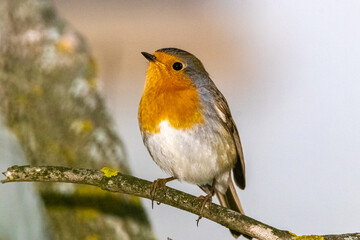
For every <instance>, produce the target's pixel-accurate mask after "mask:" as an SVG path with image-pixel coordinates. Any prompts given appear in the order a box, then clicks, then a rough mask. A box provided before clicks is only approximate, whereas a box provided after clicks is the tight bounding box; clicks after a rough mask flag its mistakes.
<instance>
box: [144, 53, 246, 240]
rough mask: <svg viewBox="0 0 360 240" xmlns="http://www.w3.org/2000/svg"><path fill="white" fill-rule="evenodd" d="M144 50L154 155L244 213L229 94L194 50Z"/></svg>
mask: <svg viewBox="0 0 360 240" xmlns="http://www.w3.org/2000/svg"><path fill="white" fill-rule="evenodd" d="M142 54H143V55H144V57H145V58H146V59H147V60H149V67H148V70H147V76H146V83H145V90H144V93H143V95H142V98H141V101H140V106H139V125H140V131H141V134H142V137H143V141H144V144H145V146H146V147H147V149H148V150H149V152H150V155H151V157H152V158H153V160H154V161H155V163H156V164H157V165H159V167H160V168H161V169H162V170H163V171H165V172H166V173H167V174H169V175H170V176H171V177H173V178H174V179H178V180H179V181H186V182H189V183H193V184H196V185H198V186H199V187H200V188H201V189H203V190H204V191H205V192H206V193H207V194H208V195H209V196H211V197H212V195H213V194H214V193H216V195H217V197H218V199H219V201H220V204H221V205H222V206H225V207H228V208H230V209H232V210H235V211H237V212H240V213H244V211H243V209H242V207H241V204H240V200H239V198H238V196H237V194H236V190H235V187H234V185H233V181H232V177H231V171H233V176H234V180H235V183H236V184H237V185H238V186H239V187H240V188H241V189H244V188H245V164H244V157H243V152H242V147H241V143H240V138H239V134H238V131H237V128H236V126H235V123H234V120H233V119H232V116H231V113H230V109H229V106H228V104H227V102H226V100H225V98H224V96H223V95H222V94H221V92H220V91H219V90H218V89H217V87H216V86H215V84H214V83H213V81H212V80H211V79H210V77H209V74H208V73H207V72H206V70H205V68H204V66H203V64H202V63H201V62H200V60H199V59H198V58H196V57H195V56H194V55H192V54H191V53H189V52H186V51H184V50H180V49H177V48H163V49H159V50H157V51H156V52H155V53H154V54H149V53H146V52H142ZM173 178H169V180H172V179H173ZM231 232H232V233H233V235H234V236H235V237H237V236H239V235H240V233H238V232H236V231H231Z"/></svg>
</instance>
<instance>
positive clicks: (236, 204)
mask: <svg viewBox="0 0 360 240" xmlns="http://www.w3.org/2000/svg"><path fill="white" fill-rule="evenodd" d="M215 192H216V196H217V198H218V199H219V202H220V204H221V206H223V207H226V208H229V209H231V210H234V211H236V212H239V213H241V214H244V210H243V208H242V206H241V203H240V199H239V197H238V195H237V193H236V189H235V186H234V184H233V181H232V179H231V177H230V178H229V187H228V189H227V190H226V192H225V194H222V193H219V192H218V191H215ZM229 230H230V232H231V234H232V235H233V236H234V238H238V237H239V236H240V235H241V233H239V232H237V231H235V230H232V229H229ZM243 236H244V237H246V238H248V239H251V237H250V236H247V235H243Z"/></svg>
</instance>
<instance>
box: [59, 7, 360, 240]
mask: <svg viewBox="0 0 360 240" xmlns="http://www.w3.org/2000/svg"><path fill="white" fill-rule="evenodd" d="M55 3H56V5H57V6H58V9H59V11H60V13H61V14H62V15H63V16H64V17H65V18H66V19H67V20H68V21H69V22H70V23H71V24H72V25H73V26H74V27H75V28H76V29H77V30H78V31H79V32H81V33H82V34H83V35H84V36H85V37H86V38H87V40H88V42H89V43H90V46H91V48H92V50H93V54H94V56H95V58H96V60H97V62H98V65H99V80H100V81H101V84H100V85H101V88H102V91H103V94H104V96H105V98H106V101H107V104H108V107H109V109H110V111H111V112H112V114H113V116H114V118H115V120H116V123H117V126H118V132H119V135H120V136H121V138H122V139H123V140H124V142H125V145H126V147H127V153H128V157H129V163H130V165H131V168H132V170H133V173H134V175H135V176H137V177H141V178H145V179H148V180H154V179H156V178H159V177H166V175H165V174H164V173H162V172H161V170H160V169H159V168H158V167H157V166H156V164H155V163H154V162H153V161H152V160H151V158H150V156H149V154H148V153H147V151H146V149H145V147H144V146H143V143H142V140H141V136H140V133H139V130H138V125H137V108H138V102H139V100H140V97H141V93H142V90H143V84H144V78H145V71H146V66H147V61H146V60H145V59H144V58H143V56H142V55H141V54H140V52H141V51H147V52H150V53H151V52H153V51H155V50H157V49H159V48H163V47H178V48H182V49H184V50H187V51H189V52H191V53H193V54H195V55H196V56H197V57H198V58H199V59H201V60H202V62H203V63H204V65H205V68H206V69H207V71H208V72H209V73H210V75H211V77H212V79H213V80H214V82H215V83H216V84H217V86H218V87H219V89H220V90H221V91H222V92H223V94H224V95H225V97H226V98H227V100H228V102H229V104H230V108H231V110H232V114H233V117H234V119H235V121H236V124H237V126H238V128H239V132H240V137H241V140H242V143H243V147H244V152H245V161H246V168H247V169H246V170H247V188H246V189H245V191H240V190H239V191H238V193H239V195H240V198H241V200H242V203H243V206H244V209H245V212H246V214H247V215H248V216H250V217H253V218H255V219H258V220H260V221H263V222H265V223H267V224H270V225H272V226H274V227H277V228H280V229H287V230H290V231H292V232H294V233H296V234H325V233H346V232H355V231H359V227H360V220H359V215H360V204H359V199H360V181H359V180H360V176H359V170H360V161H359V157H360V127H359V123H360V109H359V106H360V94H359V93H360V79H359V76H360V26H359V25H360V2H359V1H356V0H348V1H339V0H326V1H325V0H323V1H320V0H315V1H314V0H304V1H295V0H277V1H265V0H237V1H235V0H233V1H214V0H213V1H189V0H188V1H173V0H171V1H145V0H143V1H120V0H119V1H115V0H112V1H95V0H91V1H85V0H77V1H70V0H56V1H55ZM169 185H170V186H173V187H175V188H178V189H180V190H183V191H186V192H189V193H192V194H194V195H200V194H203V193H202V191H201V190H200V189H199V188H197V187H196V186H191V185H188V184H185V183H176V182H173V183H170V184H169ZM143 203H144V205H145V207H146V209H147V212H148V213H149V215H150V217H151V221H152V224H153V227H154V229H155V231H156V233H157V235H158V236H159V238H160V239H167V237H170V238H172V239H174V240H184V239H209V240H212V239H214V240H215V239H233V238H232V237H231V235H230V233H229V232H228V230H227V229H225V228H224V227H222V226H220V225H217V224H215V223H212V222H210V221H207V220H205V219H203V220H202V221H201V222H200V225H199V227H196V222H195V220H196V219H197V216H195V215H192V214H189V213H186V212H183V211H180V210H177V209H174V208H172V207H169V206H166V205H160V206H157V205H155V208H154V210H152V209H151V202H150V201H148V200H143Z"/></svg>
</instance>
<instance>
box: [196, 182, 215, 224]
mask: <svg viewBox="0 0 360 240" xmlns="http://www.w3.org/2000/svg"><path fill="white" fill-rule="evenodd" d="M215 185H216V179H215V178H214V179H213V182H212V185H211V188H210V192H209V193H208V194H207V195H206V196H199V197H198V198H199V199H202V200H203V203H202V205H201V208H200V214H199V218H198V219H197V220H196V225H197V226H199V221H200V219H201V218H202V213H203V211H204V208H205V206H206V204H207V203H211V202H212V197H213V196H214V194H215Z"/></svg>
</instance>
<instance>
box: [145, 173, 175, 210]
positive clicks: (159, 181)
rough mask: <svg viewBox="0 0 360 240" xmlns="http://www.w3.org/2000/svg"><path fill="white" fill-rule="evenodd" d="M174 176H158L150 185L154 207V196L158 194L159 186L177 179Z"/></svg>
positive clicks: (152, 205)
mask: <svg viewBox="0 0 360 240" xmlns="http://www.w3.org/2000/svg"><path fill="white" fill-rule="evenodd" d="M175 179H176V178H174V177H168V178H158V179H156V180H155V181H154V182H153V183H152V184H151V187H150V196H151V207H152V208H154V197H155V194H156V190H157V188H159V187H165V185H166V183H168V182H170V181H172V180H175Z"/></svg>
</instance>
